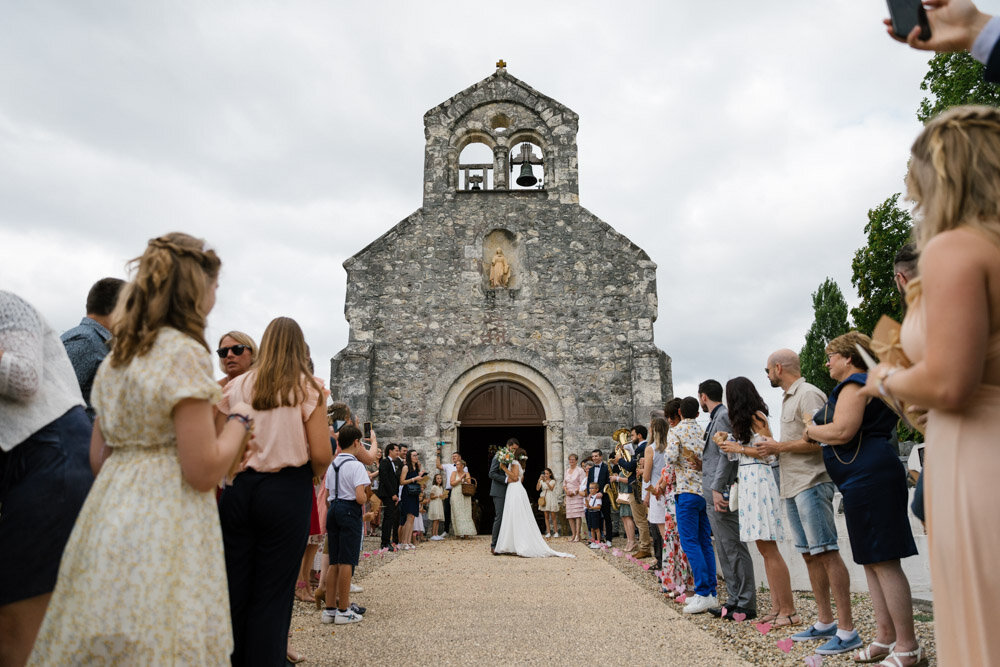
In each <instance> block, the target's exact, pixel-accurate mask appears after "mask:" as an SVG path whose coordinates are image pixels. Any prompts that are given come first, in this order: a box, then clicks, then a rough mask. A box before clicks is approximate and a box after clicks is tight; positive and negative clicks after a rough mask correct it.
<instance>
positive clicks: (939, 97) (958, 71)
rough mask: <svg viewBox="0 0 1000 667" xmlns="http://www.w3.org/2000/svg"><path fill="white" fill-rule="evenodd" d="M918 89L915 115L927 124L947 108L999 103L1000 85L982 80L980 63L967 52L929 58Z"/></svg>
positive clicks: (994, 105) (996, 104)
mask: <svg viewBox="0 0 1000 667" xmlns="http://www.w3.org/2000/svg"><path fill="white" fill-rule="evenodd" d="M920 90H923V91H927V92H928V93H930V95H929V96H928V97H925V98H924V99H922V100H921V101H920V108H919V109H918V110H917V118H918V119H919V120H920V122H921V123H926V122H927V121H929V120H930V119H931V118H933V117H934V116H936V115H938V114H939V113H941V112H942V111H944V110H945V109H948V108H949V107H954V106H959V105H961V104H985V105H988V106H993V107H997V106H1000V85H997V84H995V83H989V82H988V81H986V80H985V79H983V66H982V64H980V63H979V62H978V61H977V60H976V59H975V58H973V57H972V55H971V54H970V53H969V52H968V51H959V52H955V53H939V54H937V55H936V56H934V57H933V58H931V59H930V62H929V63H928V70H927V74H925V75H924V80H923V81H921V82H920Z"/></svg>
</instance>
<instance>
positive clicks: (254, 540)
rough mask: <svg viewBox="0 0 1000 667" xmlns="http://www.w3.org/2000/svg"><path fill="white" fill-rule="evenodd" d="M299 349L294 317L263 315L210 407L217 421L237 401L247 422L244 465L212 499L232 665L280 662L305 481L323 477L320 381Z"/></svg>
mask: <svg viewBox="0 0 1000 667" xmlns="http://www.w3.org/2000/svg"><path fill="white" fill-rule="evenodd" d="M308 350H309V348H308V347H307V346H306V341H305V338H304V336H303V335H302V329H301V328H300V327H299V325H298V323H296V322H295V320H293V319H291V318H288V317H278V318H275V319H274V320H271V323H270V324H268V325H267V328H266V329H265V330H264V335H263V337H262V338H261V341H260V350H259V352H258V356H257V362H256V364H255V365H254V366H253V368H251V369H250V370H249V371H248V372H246V373H244V374H243V375H240V376H239V377H237V378H235V379H233V380H232V381H230V382H229V384H227V385H226V387H225V389H224V390H223V397H222V401H220V402H219V405H218V408H219V416H218V417H217V418H216V419H217V421H216V423H217V426H221V425H223V424H225V420H226V415H227V414H229V413H230V412H231V411H232V409H233V408H232V406H234V405H236V404H243V403H245V404H249V405H250V407H251V410H250V415H251V416H252V417H253V418H254V423H255V425H256V431H255V437H254V441H253V443H252V444H251V446H250V448H249V451H248V455H247V458H246V463H245V466H244V468H243V470H242V471H241V472H240V473H239V474H238V475H236V478H235V479H234V480H233V484H232V486H227V487H226V489H225V490H224V491H223V492H222V501H221V503H220V504H219V515H220V517H221V519H222V538H223V541H224V543H225V547H226V573H227V575H228V578H229V606H230V611H231V614H232V618H233V638H234V642H235V648H234V650H233V659H232V662H233V664H235V665H243V664H249V662H250V661H254V662H259V663H260V664H270V665H277V664H282V663H283V662H284V660H285V657H286V648H287V641H288V626H289V624H290V623H291V619H292V599H293V597H294V591H295V581H296V579H297V577H298V574H299V568H300V566H301V562H302V553H303V551H304V550H305V547H306V542H307V540H308V538H309V520H310V514H311V510H312V498H313V485H312V479H313V477H314V476H315V477H320V478H322V477H323V476H324V475H325V473H326V469H327V467H328V466H329V465H330V459H331V458H332V456H333V452H332V451H331V448H330V435H329V427H328V426H327V421H326V405H325V401H324V400H323V398H324V397H323V387H322V385H321V384H320V383H319V382H317V381H316V379H315V378H314V377H313V375H312V373H311V372H310V369H309V351H308Z"/></svg>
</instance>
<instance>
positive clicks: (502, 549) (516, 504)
mask: <svg viewBox="0 0 1000 667" xmlns="http://www.w3.org/2000/svg"><path fill="white" fill-rule="evenodd" d="M500 469H501V470H503V471H504V473H505V474H506V475H507V496H506V498H505V499H504V504H503V519H502V520H501V523H500V536H499V537H498V538H497V547H496V552H497V553H508V554H517V555H518V556H523V557H525V558H545V557H546V556H559V557H560V558H575V557H576V556H574V555H573V554H564V553H562V552H560V551H553V550H552V549H550V548H549V545H548V544H546V543H545V538H543V537H542V532H541V531H540V530H538V524H537V523H536V522H535V515H534V513H533V512H532V511H531V503H530V502H529V501H528V492H527V491H525V489H524V485H523V484H522V483H521V480H522V479H523V478H524V470H523V469H522V468H521V464H520V463H518V462H517V461H514V463H513V464H511V467H510V470H508V469H507V468H506V467H504V466H503V465H501V466H500Z"/></svg>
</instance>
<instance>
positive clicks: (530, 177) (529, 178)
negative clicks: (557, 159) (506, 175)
mask: <svg viewBox="0 0 1000 667" xmlns="http://www.w3.org/2000/svg"><path fill="white" fill-rule="evenodd" d="M515 182H516V183H517V184H518V185H520V186H521V187H522V188H530V187H531V186H532V185H534V184H535V183H537V182H538V179H537V178H535V174H534V172H533V171H532V170H531V165H530V164H528V163H527V162H524V163H522V164H521V175H520V176H518V177H517V181H515Z"/></svg>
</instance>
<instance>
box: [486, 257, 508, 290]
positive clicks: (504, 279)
mask: <svg viewBox="0 0 1000 667" xmlns="http://www.w3.org/2000/svg"><path fill="white" fill-rule="evenodd" d="M509 283H510V264H508V263H507V258H506V257H504V255H503V250H501V249H500V248H497V251H496V252H495V253H493V263H492V266H490V287H492V288H494V289H496V288H497V287H507V285H508V284H509Z"/></svg>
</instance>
